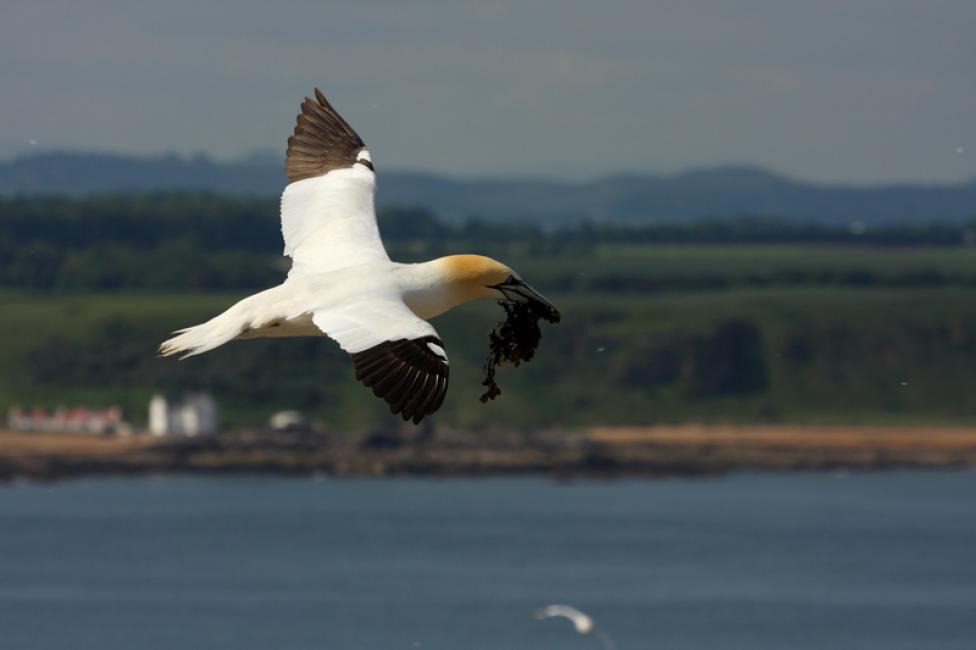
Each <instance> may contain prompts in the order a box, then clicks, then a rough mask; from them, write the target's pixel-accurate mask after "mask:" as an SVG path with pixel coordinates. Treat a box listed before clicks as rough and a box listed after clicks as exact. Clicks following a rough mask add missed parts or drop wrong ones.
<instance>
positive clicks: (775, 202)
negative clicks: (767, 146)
mask: <svg viewBox="0 0 976 650" xmlns="http://www.w3.org/2000/svg"><path fill="white" fill-rule="evenodd" d="M284 183H285V177H284V172H283V169H282V165H281V163H280V162H279V161H275V160H273V159H268V158H267V157H255V158H252V159H248V160H244V161H240V162H233V163H224V162H217V161H214V160H212V159H210V158H207V157H205V156H194V157H184V156H177V155H161V156H146V157H136V156H123V155H114V154H97V153H75V152H60V153H39V154H33V155H29V156H23V157H19V158H16V159H14V160H12V161H10V162H4V163H0V195H8V196H9V195H15V194H70V195H86V194H95V193H114V192H132V191H150V190H206V191H212V192H216V193H222V194H235V195H255V196H263V197H266V196H273V195H277V194H278V193H279V192H280V191H281V189H282V187H283V186H284ZM378 200H379V204H380V206H393V205H401V206H402V205H418V206H425V207H428V208H430V209H431V210H433V211H434V212H436V213H437V214H439V215H441V216H442V217H444V218H447V219H451V220H457V219H464V218H468V217H478V218H483V219H486V220H521V219H524V220H528V221H532V222H536V223H542V224H561V223H568V222H576V221H580V220H583V219H588V220H591V221H596V222H607V221H612V222H618V223H648V222H655V221H657V222H662V221H678V220H687V219H698V218H706V217H728V216H735V215H743V214H747V215H763V216H775V217H782V218H785V219H793V220H810V221H817V222H820V223H825V224H839V223H843V224H848V223H851V222H854V221H861V222H863V223H865V224H879V223H908V222H919V221H932V220H940V221H960V220H968V219H974V218H976V179H974V180H972V181H970V182H968V183H962V184H956V185H918V184H898V185H878V186H854V185H826V184H815V183H807V182H803V181H798V180H794V179H791V178H787V177H785V176H782V175H779V174H775V173H773V172H770V171H767V170H764V169H762V168H758V167H750V166H725V167H713V168H702V169H693V170H689V171H684V172H680V173H675V174H664V175H654V174H619V175H612V176H607V177H604V178H599V179H596V180H591V181H582V182H567V181H552V180H545V179H538V178H536V179H521V178H501V179H458V178H451V177H447V176H441V175H436V174H428V173H419V172H404V171H396V170H384V169H382V168H380V180H379V199H378Z"/></svg>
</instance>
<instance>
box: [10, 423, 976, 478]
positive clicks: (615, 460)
mask: <svg viewBox="0 0 976 650" xmlns="http://www.w3.org/2000/svg"><path fill="white" fill-rule="evenodd" d="M970 466H976V428H963V427H958V428H950V427H836V426H835V427H810V426H766V425H763V426H696V425H682V426H658V427H639V428H638V427H634V428H620V427H616V428H591V429H580V430H574V431H545V432H536V433H532V434H518V435H516V434H512V435H505V436H499V435H491V436H488V435H487V434H483V435H479V434H473V433H458V432H454V433H450V434H442V435H438V436H437V437H435V438H433V439H426V440H413V439H409V438H408V439H401V438H398V437H395V436H372V437H370V438H367V439H364V440H362V441H350V440H348V439H345V438H341V437H334V436H327V435H323V434H309V433H290V432H289V433H282V432H273V433H272V432H254V431H242V432H233V433H225V434H222V435H219V436H214V437H209V438H203V439H174V440H159V439H151V438H148V437H138V436H137V437H130V438H114V437H101V436H87V435H81V434H56V433H21V432H0V481H12V480H60V479H65V478H71V477H78V476H87V475H96V474H101V475H123V474H143V473H165V472H180V473H192V472H200V473H214V474H216V473H230V472H235V473H260V472H271V473H288V474H311V473H324V474H330V475H336V476H381V475H397V474H418V475H432V476H446V475H503V474H529V473H535V474H548V475H553V476H561V477H573V476H668V475H689V474H719V473H723V472H729V471H736V470H772V471H788V470H818V469H819V470H826V469H854V470H857V469H864V470H868V469H870V470H876V469H887V468H906V467H929V468H944V467H959V468H961V467H970Z"/></svg>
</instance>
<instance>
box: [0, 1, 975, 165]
mask: <svg viewBox="0 0 976 650" xmlns="http://www.w3.org/2000/svg"><path fill="white" fill-rule="evenodd" d="M974 28H976V2H973V0H931V1H927V2H925V1H922V0H917V1H911V2H907V1H904V0H846V1H840V0H817V1H808V0H800V1H794V2H783V1H782V0H778V1H774V0H737V1H735V2H733V1H725V2H719V1H714V0H713V1H711V2H704V1H700V0H684V1H680V2H679V1H668V2H654V1H643V2H630V1H626V2H624V1H620V2H616V1H613V0H607V1H603V2H593V1H592V0H587V1H585V2H581V1H577V0H539V1H533V0H522V1H518V2H515V1H513V2H508V1H501V2H490V1H483V2H475V3H464V2H447V1H443V2H442V1H433V0H424V1H420V2H408V1H399V2H397V1H388V2H387V1H373V0H359V1H357V2H315V1H311V0H305V1H296V0H282V1H276V2H266V1H262V2H258V1H254V0H242V1H240V2H225V3H214V2H204V1H203V0H193V1H189V0H168V1H167V2H159V1H155V2H142V1H141V0H136V1H126V2H123V1H118V0H75V1H71V2H66V1H62V0H52V1H47V0H32V1H30V2H27V1H23V0H5V2H4V3H3V8H2V9H0V60H2V61H3V65H2V66H0V84H2V86H0V87H2V88H3V101H2V102H0V153H3V154H6V155H10V154H11V153H14V152H20V151H24V150H44V149H55V148H75V149H96V150H102V151H119V152H137V153H156V152H163V151H177V152H184V153H190V152H204V153H207V154H210V155H213V156H217V157H221V158H233V157H238V156H242V155H246V154H247V153H248V152H253V151H255V150H271V151H274V152H277V153H280V152H281V151H282V150H283V149H284V142H285V139H286V138H287V136H288V135H289V133H290V131H291V127H292V125H293V121H294V116H295V113H296V110H297V106H298V103H299V102H300V100H301V98H302V97H303V96H304V95H306V94H309V93H310V92H311V89H312V87H313V86H315V85H319V86H321V87H322V89H323V90H324V91H325V92H326V94H327V95H328V96H329V97H330V98H331V99H332V101H333V103H334V104H335V105H336V106H337V108H339V110H340V111H341V112H342V113H343V114H344V115H345V116H346V118H347V119H348V120H349V121H350V122H351V123H352V125H353V126H354V127H355V128H356V129H357V131H359V133H360V135H362V136H363V139H364V140H365V141H366V142H367V144H368V145H369V147H370V149H371V151H372V152H373V156H374V160H376V161H377V165H378V169H382V168H383V167H387V168H400V169H403V168H412V169H424V170H433V171H440V172H447V173H451V174H455V175H460V176H470V175H482V174H491V175H512V174H523V173H531V174H533V175H536V176H552V177H587V176H597V175H601V174H605V173H609V172H614V171H621V170H628V171H651V172H668V171H674V170H678V169H682V168H686V167H690V166H698V165H716V164H724V163H732V162H745V163H752V164H759V165H764V166H768V167H770V168H772V169H775V170H778V171H781V172H784V173H787V174H791V175H794V176H798V177H802V178H806V179H811V180H821V181H842V182H858V183H861V182H887V181H901V180H908V181H956V180H961V179H967V178H971V177H973V176H976V138H974V134H976V126H974V125H976V117H974V116H976V29H974Z"/></svg>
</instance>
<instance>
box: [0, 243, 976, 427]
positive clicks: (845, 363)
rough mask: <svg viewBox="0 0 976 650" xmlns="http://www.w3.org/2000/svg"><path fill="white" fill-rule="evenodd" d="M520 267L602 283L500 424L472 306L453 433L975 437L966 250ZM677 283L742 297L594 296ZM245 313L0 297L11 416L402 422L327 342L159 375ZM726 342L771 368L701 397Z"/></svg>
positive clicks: (551, 335) (972, 266)
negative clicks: (916, 277) (168, 401)
mask: <svg viewBox="0 0 976 650" xmlns="http://www.w3.org/2000/svg"><path fill="white" fill-rule="evenodd" d="M519 257H520V256H516V257H515V258H514V259H510V261H511V262H512V265H513V266H515V267H516V268H518V269H519V270H520V271H521V272H522V274H523V276H525V277H526V278H528V279H529V280H530V281H531V282H532V283H533V284H535V285H536V286H538V287H539V288H540V289H542V290H543V291H544V292H546V293H550V292H549V291H548V287H551V286H556V287H558V286H566V284H565V283H564V282H560V281H559V279H560V278H566V277H578V278H584V279H586V282H584V283H582V284H580V283H576V285H574V286H573V290H572V291H563V292H558V291H557V292H552V293H553V295H551V296H550V297H551V298H553V299H554V300H555V301H556V302H557V303H558V304H559V305H560V307H561V308H562V309H563V313H564V320H563V323H562V324H560V325H558V326H555V327H546V328H545V330H544V340H543V346H542V348H541V350H540V352H539V354H538V356H537V358H536V359H535V360H534V361H533V362H531V363H530V364H528V365H526V366H523V367H522V368H519V369H517V370H513V369H503V370H502V371H501V375H500V378H499V381H500V384H501V386H502V390H503V391H504V393H503V395H502V396H501V397H500V398H499V399H498V400H497V401H496V402H494V403H490V404H487V405H482V404H480V403H479V402H478V396H479V395H480V393H481V390H482V389H481V386H480V385H479V384H480V378H481V374H480V373H481V369H480V366H481V362H482V360H483V356H484V354H485V352H486V350H487V346H486V338H487V332H488V330H489V329H490V327H491V325H492V324H494V322H495V321H496V320H497V319H498V317H499V316H500V310H498V308H497V307H495V306H494V305H491V304H481V305H470V306H466V307H465V308H463V309H461V310H458V311H457V312H456V313H452V314H449V315H447V316H445V317H442V318H441V319H439V320H438V321H437V322H436V323H435V325H436V326H437V328H438V330H439V331H440V333H441V335H442V338H444V340H445V342H446V344H447V346H448V352H449V354H450V355H451V360H452V376H451V392H450V393H449V395H448V399H447V401H446V403H445V405H444V408H443V411H442V412H441V413H439V414H438V415H437V416H436V418H435V422H436V424H438V425H441V426H445V425H459V426H473V427H480V426H491V425H502V426H515V425H519V426H539V425H576V424H616V423H626V424H644V423H652V422H660V421H682V420H699V421H752V420H762V421H803V422H811V421H812V422H868V421H870V422H888V421H897V422H920V421H940V422H951V421H974V420H976V400H971V399H970V393H971V391H970V389H969V383H970V382H971V380H972V378H973V375H974V372H976V371H974V370H973V369H974V368H976V300H973V291H972V290H970V289H968V288H966V286H963V285H968V284H969V281H968V278H970V277H974V276H976V253H974V252H973V251H970V250H968V249H851V248H846V247H809V246H807V247H800V246H771V247H755V246H750V247H699V246H693V247H602V248H600V249H599V250H598V251H596V253H595V255H593V256H591V257H587V258H574V257H570V256H563V257H556V258H545V259H537V260H531V259H528V258H523V259H519ZM784 268H785V269H795V270H797V271H800V272H802V273H804V274H806V275H808V276H811V277H814V276H815V275H816V273H828V272H829V273H837V272H846V271H850V270H851V269H854V270H857V269H862V270H863V269H867V270H868V271H869V272H870V273H871V274H873V275H872V276H871V277H888V278H893V280H892V282H894V284H896V285H897V284H898V282H897V281H896V280H897V279H898V278H904V274H905V273H906V272H907V271H912V272H920V273H928V274H931V273H933V272H935V273H942V274H954V275H953V277H958V278H960V280H959V281H958V282H953V283H951V284H956V285H957V286H944V287H937V288H922V287H918V286H909V287H907V288H906V287H899V286H883V284H882V286H818V285H817V284H816V283H814V282H806V281H805V282H802V283H800V284H794V285H791V284H790V283H789V282H790V280H789V276H777V274H778V273H780V271H781V270H782V269H784ZM668 274H671V275H672V276H674V275H676V274H679V275H680V274H684V275H685V276H686V277H690V278H692V279H695V278H699V279H700V278H702V277H708V276H715V277H722V278H725V280H726V283H725V285H724V286H727V287H729V288H725V289H721V290H702V291H679V290H676V289H670V290H667V291H661V292H654V291H629V292H628V291H622V292H615V293H606V292H598V291H594V290H592V289H590V288H589V286H592V285H590V283H593V284H596V285H599V284H600V283H601V282H608V281H611V280H613V279H614V278H617V277H621V276H626V277H627V278H630V279H633V278H637V279H638V280H657V279H660V278H661V277H664V276H666V275H668ZM756 277H781V279H780V280H778V281H771V282H756V281H755V278H756ZM831 277H833V276H831ZM875 284H877V283H875ZM909 284H911V283H909ZM236 297H238V296H237V295H227V294H196V295H182V294H159V295H151V294H116V295H94V296H92V295H69V296H38V295H25V294H12V293H7V294H0V302H2V309H0V327H2V328H3V331H4V332H5V333H6V334H7V336H5V337H4V339H3V340H4V343H2V344H0V408H4V407H6V406H7V405H9V404H11V403H21V404H34V403H38V404H45V405H49V406H52V405H54V404H56V403H76V402H92V403H109V402H121V403H122V404H123V406H124V407H125V408H126V409H127V411H128V412H129V413H130V414H131V415H132V417H133V418H134V419H136V420H138V419H140V418H141V417H144V416H143V414H144V408H145V402H146V399H147V398H148V396H149V394H150V393H151V392H152V390H154V388H157V387H163V388H168V389H178V388H205V389H208V390H213V391H214V392H215V393H216V394H217V395H218V397H219V398H221V400H222V405H223V407H224V412H225V416H226V418H227V419H228V420H229V421H230V422H232V423H236V422H244V421H252V422H254V421H262V420H263V419H264V418H266V417H267V414H268V413H269V412H270V411H271V410H272V409H274V408H286V407H294V408H301V409H304V410H306V411H309V412H312V413H315V414H316V415H318V416H319V417H321V418H323V419H324V420H325V421H327V422H329V423H332V424H334V425H336V426H340V427H352V428H357V429H362V428H370V427H374V426H378V425H380V424H382V423H384V422H389V421H390V420H389V416H388V415H387V414H386V413H385V407H384V406H383V405H382V404H381V403H378V402H376V401H375V399H374V398H373V397H372V396H371V395H370V394H369V393H368V391H366V390H365V389H362V388H361V387H360V386H359V385H358V384H357V383H356V382H355V380H354V379H353V377H352V373H351V370H350V368H349V364H348V362H347V360H346V359H345V358H344V355H342V354H341V353H340V352H338V351H337V350H336V348H335V347H334V346H332V345H331V344H330V343H329V342H327V341H312V340H292V341H270V342H265V341H254V342H238V343H234V344H231V345H229V346H226V348H224V349H221V350H218V351H216V352H214V353H211V354H208V355H204V356H203V357H200V358H195V359H191V360H188V361H184V362H181V363H176V362H174V361H172V360H168V359H167V360H159V359H153V358H152V355H153V352H154V348H155V345H156V344H157V343H158V341H159V340H161V339H162V338H164V337H165V335H166V333H167V332H168V331H170V330H171V329H174V328H176V327H179V326H184V325H187V324H191V323H195V322H199V321H201V320H203V319H205V318H207V317H208V316H209V315H211V314H212V313H214V312H216V311H218V310H220V309H222V308H223V307H225V306H226V305H229V304H230V303H231V302H233V300H234V299H235V298H236ZM729 322H746V323H747V324H750V327H753V328H754V330H755V332H756V333H757V334H758V342H757V355H758V357H757V358H756V359H752V360H751V361H749V360H748V359H747V360H746V367H747V370H748V369H750V368H751V369H752V370H756V369H757V368H758V370H757V372H759V374H761V375H762V379H761V380H757V383H754V384H753V385H751V386H746V387H745V388H744V389H743V388H741V387H740V388H736V387H735V386H732V387H731V388H729V387H728V386H726V387H725V388H723V389H708V388H707V387H706V388H702V384H701V378H702V377H705V378H706V379H707V376H708V373H709V372H710V371H711V370H712V368H710V367H709V364H712V363H717V364H719V365H721V363H723V359H725V357H723V356H722V355H723V354H724V353H723V352H722V349H724V348H722V347H721V345H719V344H718V343H716V341H718V342H719V343H721V337H720V336H719V335H717V334H716V332H717V331H719V330H721V328H722V327H723V324H727V323H729ZM716 345H719V348H720V350H719V352H714V349H715V348H716ZM737 345H738V343H735V341H733V343H732V344H731V346H732V348H733V349H734V348H736V346H737ZM726 347H728V346H726ZM716 354H717V355H718V357H717V359H718V361H715V359H716V356H715V355H716ZM750 364H751V365H750ZM662 368H663V369H664V370H662ZM733 383H734V382H733ZM726 389H728V390H726ZM737 391H738V392H737Z"/></svg>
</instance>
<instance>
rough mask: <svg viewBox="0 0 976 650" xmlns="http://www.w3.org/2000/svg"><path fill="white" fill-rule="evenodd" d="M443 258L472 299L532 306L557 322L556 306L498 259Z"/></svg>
mask: <svg viewBox="0 0 976 650" xmlns="http://www.w3.org/2000/svg"><path fill="white" fill-rule="evenodd" d="M444 259H445V260H446V261H447V263H448V268H449V273H450V275H451V276H452V278H453V280H454V281H455V282H457V283H459V284H460V285H461V286H462V287H463V290H464V291H465V292H466V293H468V294H469V295H470V296H471V297H472V298H487V299H490V300H505V301H508V302H515V303H531V304H533V305H535V306H537V307H539V308H541V309H542V310H544V311H546V312H548V314H549V315H551V316H552V320H554V321H558V320H559V310H558V309H556V306H555V305H553V304H552V303H551V302H549V300H548V299H546V297H545V296H543V295H542V294H541V293H539V292H538V291H536V290H535V289H533V288H532V287H531V286H530V285H529V284H528V283H527V282H525V281H524V280H522V278H521V277H520V276H519V274H518V273H516V272H515V271H514V270H512V269H511V268H509V267H508V266H506V265H505V264H502V263H501V262H499V261H498V260H494V259H492V258H490V257H484V256H482V255H451V256H450V257H447V258H444Z"/></svg>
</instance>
